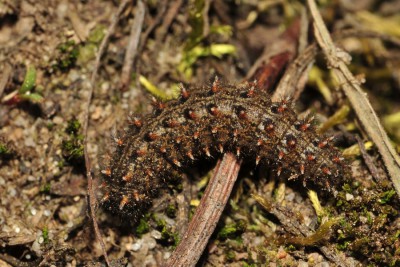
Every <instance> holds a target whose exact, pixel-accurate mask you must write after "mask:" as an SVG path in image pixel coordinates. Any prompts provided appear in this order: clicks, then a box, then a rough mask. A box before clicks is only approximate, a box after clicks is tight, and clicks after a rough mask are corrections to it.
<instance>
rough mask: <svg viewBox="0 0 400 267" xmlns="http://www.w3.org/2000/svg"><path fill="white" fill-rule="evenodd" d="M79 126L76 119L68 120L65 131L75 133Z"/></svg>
mask: <svg viewBox="0 0 400 267" xmlns="http://www.w3.org/2000/svg"><path fill="white" fill-rule="evenodd" d="M80 128H81V123H80V122H79V121H78V120H77V119H72V120H70V121H68V125H67V128H66V129H65V131H66V132H67V133H68V134H70V135H77V134H78V132H79V130H80Z"/></svg>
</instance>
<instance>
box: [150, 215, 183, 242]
mask: <svg viewBox="0 0 400 267" xmlns="http://www.w3.org/2000/svg"><path fill="white" fill-rule="evenodd" d="M154 220H155V222H156V224H157V227H156V228H157V229H158V230H159V231H160V232H161V239H160V240H159V241H160V242H161V243H164V244H167V245H172V246H173V247H176V246H177V245H178V243H179V236H178V233H176V232H173V231H172V230H171V229H170V228H169V227H168V226H167V222H166V221H165V220H162V219H158V218H156V217H154Z"/></svg>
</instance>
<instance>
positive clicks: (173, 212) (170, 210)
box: [165, 204, 177, 218]
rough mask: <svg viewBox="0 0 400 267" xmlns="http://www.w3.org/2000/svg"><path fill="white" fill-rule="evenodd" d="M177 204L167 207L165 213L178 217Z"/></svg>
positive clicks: (171, 216)
mask: <svg viewBox="0 0 400 267" xmlns="http://www.w3.org/2000/svg"><path fill="white" fill-rule="evenodd" d="M176 212H177V209H176V206H175V205H174V204H170V205H168V207H167V210H166V211H165V213H166V214H167V216H168V217H170V218H175V217H176Z"/></svg>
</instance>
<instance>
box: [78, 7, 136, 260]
mask: <svg viewBox="0 0 400 267" xmlns="http://www.w3.org/2000/svg"><path fill="white" fill-rule="evenodd" d="M128 3H130V0H124V1H123V2H122V3H121V4H120V6H119V7H118V10H117V13H116V14H115V15H114V17H113V18H112V22H111V25H110V27H109V28H108V31H107V34H106V36H105V37H104V39H103V40H102V42H101V44H100V48H99V52H98V53H97V56H96V62H95V67H94V70H93V72H92V77H91V79H90V89H89V95H88V99H87V104H86V110H85V115H84V124H83V136H84V140H83V150H84V155H85V167H86V176H87V178H88V189H87V190H88V195H89V197H88V202H89V203H88V204H89V208H90V216H91V217H92V222H93V228H94V232H95V234H96V237H97V240H98V241H99V242H100V246H101V249H102V251H103V256H104V259H105V261H106V263H107V266H111V265H110V261H109V259H108V256H107V251H106V247H105V245H104V241H103V238H102V237H101V233H100V230H99V226H98V224H97V221H96V214H95V206H96V204H97V200H96V197H95V195H94V191H93V177H92V167H91V165H90V159H89V154H88V150H87V130H88V126H89V108H90V103H91V102H92V97H93V91H94V87H95V82H96V78H97V72H98V69H99V67H100V59H101V57H102V55H103V54H104V52H105V50H106V47H107V44H108V40H109V39H110V37H111V35H112V34H113V33H114V31H115V27H116V25H117V23H118V20H119V17H120V16H121V14H122V12H123V11H124V10H125V8H126V6H127V5H128Z"/></svg>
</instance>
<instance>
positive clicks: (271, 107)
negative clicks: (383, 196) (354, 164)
mask: <svg viewBox="0 0 400 267" xmlns="http://www.w3.org/2000/svg"><path fill="white" fill-rule="evenodd" d="M153 104H154V106H155V109H154V111H153V114H150V115H148V116H146V117H144V118H143V119H140V118H138V117H133V118H131V120H130V123H129V124H130V127H129V130H128V131H127V132H126V133H125V134H124V135H123V136H122V137H119V138H116V143H117V148H116V151H115V152H114V154H113V156H112V161H111V163H110V164H109V166H108V167H106V168H105V169H103V170H102V174H103V176H104V181H103V184H102V191H103V197H102V201H101V202H102V204H103V205H104V207H105V208H106V209H107V210H110V211H111V212H113V213H117V214H120V215H122V216H129V217H131V218H132V219H133V220H136V219H137V218H139V217H140V216H141V215H142V214H143V212H144V211H145V210H146V209H147V208H148V207H149V206H150V205H151V201H152V199H153V198H155V197H156V196H157V193H158V191H159V189H160V188H161V187H163V186H164V185H165V184H166V183H167V182H168V181H169V180H170V179H172V178H174V179H175V178H176V177H179V176H181V174H182V172H183V171H184V170H185V168H187V167H188V166H190V165H193V164H195V162H196V161H197V160H199V159H204V158H218V157H220V155H222V154H223V153H226V152H232V153H234V154H235V155H236V156H237V157H238V158H243V159H244V160H245V161H252V162H254V163H255V165H259V164H266V165H267V167H268V168H270V169H272V170H274V171H275V172H276V174H277V175H278V176H279V175H284V177H287V178H289V179H294V178H301V179H302V181H303V183H304V184H305V183H306V182H307V181H312V182H313V183H314V184H316V185H319V186H321V187H322V188H327V189H328V190H331V186H332V185H331V184H340V183H341V182H342V181H343V179H345V178H346V177H348V175H349V168H348V166H347V165H346V163H345V161H344V159H343V157H342V155H341V154H340V152H339V151H338V150H337V149H336V148H334V147H333V146H332V144H331V142H332V139H333V138H332V137H326V136H319V135H317V133H316V131H315V128H314V126H313V119H312V118H311V117H307V118H305V119H302V120H299V119H297V115H296V113H295V111H294V110H293V108H292V103H291V102H290V101H289V100H287V99H286V100H282V101H280V102H272V101H271V100H270V95H269V94H268V93H266V92H265V91H263V90H261V89H259V88H257V86H256V84H255V83H243V84H239V85H229V84H222V83H221V82H220V81H219V80H218V79H217V78H216V79H215V81H214V82H213V83H212V84H211V85H209V86H203V87H199V88H194V89H192V90H186V89H185V88H184V87H183V86H182V87H181V95H180V98H179V99H177V100H172V101H169V102H166V103H162V102H158V101H155V102H154V103H153Z"/></svg>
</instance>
